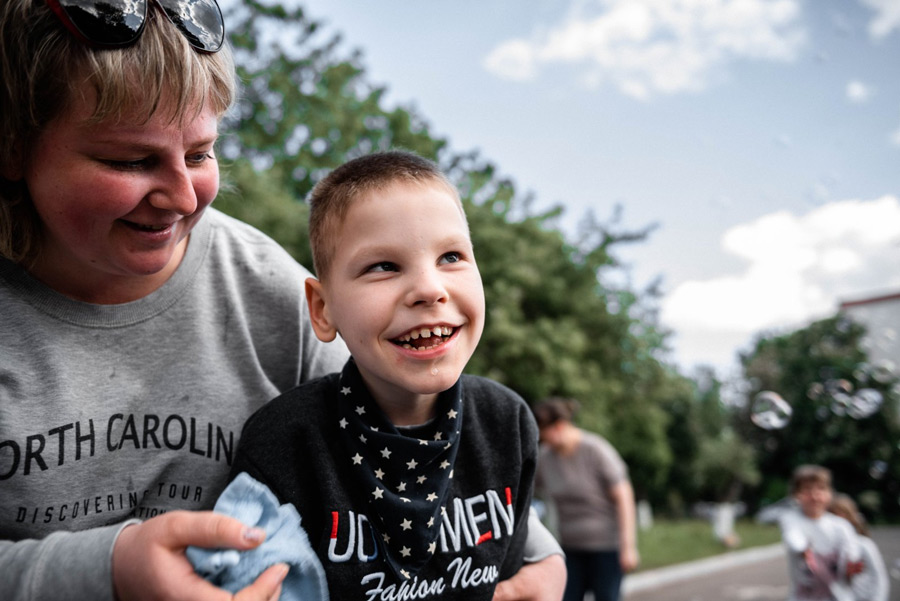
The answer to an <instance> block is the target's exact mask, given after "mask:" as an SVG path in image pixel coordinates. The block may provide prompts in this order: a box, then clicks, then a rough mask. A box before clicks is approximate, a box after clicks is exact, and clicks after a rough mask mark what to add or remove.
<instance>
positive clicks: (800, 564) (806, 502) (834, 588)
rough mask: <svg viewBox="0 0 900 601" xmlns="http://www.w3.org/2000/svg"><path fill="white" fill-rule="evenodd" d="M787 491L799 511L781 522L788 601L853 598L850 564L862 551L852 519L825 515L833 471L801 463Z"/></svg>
mask: <svg viewBox="0 0 900 601" xmlns="http://www.w3.org/2000/svg"><path fill="white" fill-rule="evenodd" d="M791 492H792V494H793V497H794V500H795V501H796V503H797V507H798V509H799V511H798V510H797V509H790V510H788V511H786V512H785V513H784V515H782V516H781V518H780V520H779V525H780V527H781V536H782V540H783V541H784V545H785V547H786V548H787V552H788V553H787V555H788V568H789V571H790V576H791V595H790V598H789V601H851V600H852V599H853V594H852V592H851V590H850V587H849V579H850V578H851V577H852V570H849V571H848V568H851V567H852V566H853V565H854V563H855V562H858V561H859V558H860V553H861V551H860V546H859V541H858V539H857V536H856V533H855V532H854V531H853V527H852V526H851V525H850V523H849V522H847V521H846V520H845V519H843V518H840V517H838V516H836V515H834V514H831V513H828V506H829V504H830V503H831V499H832V497H833V491H832V488H831V472H830V471H829V470H828V469H827V468H824V467H822V466H819V465H801V466H799V467H798V468H797V469H796V470H794V474H793V477H792V479H791Z"/></svg>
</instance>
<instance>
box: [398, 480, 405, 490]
mask: <svg viewBox="0 0 900 601" xmlns="http://www.w3.org/2000/svg"><path fill="white" fill-rule="evenodd" d="M404 490H406V482H401V483H400V486H398V487H397V492H403V491H404Z"/></svg>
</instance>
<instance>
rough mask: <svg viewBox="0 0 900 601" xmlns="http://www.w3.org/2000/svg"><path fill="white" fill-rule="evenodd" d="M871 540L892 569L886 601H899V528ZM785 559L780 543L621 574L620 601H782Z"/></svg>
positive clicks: (878, 533)
mask: <svg viewBox="0 0 900 601" xmlns="http://www.w3.org/2000/svg"><path fill="white" fill-rule="evenodd" d="M873 538H874V539H875V542H876V543H878V547H879V548H880V549H881V554H882V555H883V556H884V562H885V564H886V565H887V568H888V571H889V572H890V573H891V597H890V601H900V527H889V528H876V529H874V530H873ZM787 591H788V573H787V560H786V559H785V557H784V551H783V550H782V548H781V545H772V546H768V547H760V548H756V549H747V550H743V551H733V552H731V553H726V554H723V555H721V556H718V557H714V558H710V559H704V560H700V561H694V562H690V563H686V564H682V565H678V566H673V567H671V568H663V569H659V570H650V571H647V572H638V573H637V574H632V575H630V576H628V577H626V578H625V586H624V595H623V597H624V601H784V600H785V599H786V598H787Z"/></svg>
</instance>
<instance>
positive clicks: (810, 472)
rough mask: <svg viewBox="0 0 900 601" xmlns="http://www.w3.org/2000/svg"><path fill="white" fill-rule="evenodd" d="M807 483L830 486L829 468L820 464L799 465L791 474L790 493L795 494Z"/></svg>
mask: <svg viewBox="0 0 900 601" xmlns="http://www.w3.org/2000/svg"><path fill="white" fill-rule="evenodd" d="M808 484H819V485H821V486H824V487H826V488H831V470H829V469H828V468H826V467H822V466H821V465H801V466H799V467H797V469H795V470H794V474H793V476H791V494H797V493H798V492H800V489H801V488H803V487H804V486H806V485H808Z"/></svg>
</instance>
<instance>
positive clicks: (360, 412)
mask: <svg viewBox="0 0 900 601" xmlns="http://www.w3.org/2000/svg"><path fill="white" fill-rule="evenodd" d="M365 412H366V408H365V407H363V406H362V405H360V406H359V407H357V408H356V413H357V414H358V415H362V414H363V413H365Z"/></svg>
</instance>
